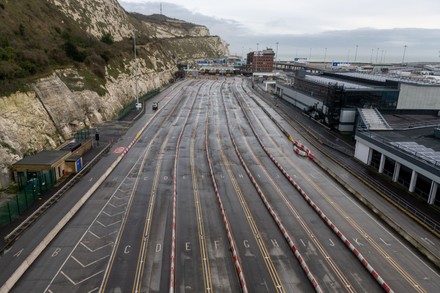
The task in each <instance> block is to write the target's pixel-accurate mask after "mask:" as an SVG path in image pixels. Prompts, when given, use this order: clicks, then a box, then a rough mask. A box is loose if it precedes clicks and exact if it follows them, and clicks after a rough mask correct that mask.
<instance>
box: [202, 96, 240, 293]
mask: <svg viewBox="0 0 440 293" xmlns="http://www.w3.org/2000/svg"><path fill="white" fill-rule="evenodd" d="M208 105H209V103H208ZM208 109H209V106H208ZM206 115H207V118H206V121H207V122H206V129H205V150H206V157H207V159H208V166H209V173H210V175H211V182H212V185H213V186H214V192H215V196H216V197H217V201H218V204H219V206H220V213H221V215H222V218H223V224H224V225H225V229H226V234H227V237H228V242H229V247H230V249H231V252H232V260H233V262H234V266H235V270H236V272H237V274H238V278H239V280H240V286H241V290H242V291H243V293H248V292H249V291H248V289H247V285H246V279H245V277H244V273H243V269H242V265H241V260H240V256H239V254H238V251H237V246H236V244H235V239H234V237H233V235H232V228H231V224H230V223H229V220H228V216H227V214H226V210H225V208H224V206H223V201H222V199H221V196H220V193H219V191H218V186H217V181H216V180H215V176H214V170H213V168H212V163H211V158H210V155H209V144H208V128H209V119H208V117H209V110H208V111H207V113H206Z"/></svg>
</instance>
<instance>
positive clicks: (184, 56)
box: [0, 0, 228, 189]
mask: <svg viewBox="0 0 440 293" xmlns="http://www.w3.org/2000/svg"><path fill="white" fill-rule="evenodd" d="M47 1H48V2H49V3H53V4H55V5H56V6H57V7H58V8H59V9H60V10H61V11H63V12H64V13H65V14H66V15H67V16H69V17H71V18H73V19H75V20H76V21H77V22H78V23H79V24H80V25H81V26H83V27H84V29H85V30H86V31H87V32H88V33H89V34H91V35H93V36H95V37H96V38H100V37H101V36H102V35H103V34H104V33H108V32H110V33H111V34H112V36H113V38H114V40H115V41H118V40H120V39H122V38H126V37H129V36H131V35H132V32H133V23H137V28H138V30H139V29H140V28H142V29H143V31H141V32H140V33H141V34H143V35H144V36H146V35H147V36H152V37H154V40H152V41H151V42H150V43H146V44H145V43H144V44H143V45H142V46H140V45H139V46H137V49H138V50H139V51H140V52H142V53H143V54H142V56H143V57H140V58H137V59H136V64H135V62H134V60H132V59H130V60H124V61H123V64H122V65H121V64H119V65H113V66H119V67H117V68H114V67H111V65H107V67H106V74H105V81H104V83H103V85H101V87H100V89H101V90H102V91H101V92H100V93H98V92H96V91H92V90H90V89H89V88H87V87H86V86H84V82H83V80H84V78H85V77H84V76H81V74H82V73H81V72H79V71H77V70H76V69H75V68H74V67H72V68H67V69H62V70H56V71H54V72H53V73H52V74H50V75H49V76H46V77H44V78H40V79H38V80H37V81H35V82H34V83H33V84H32V85H31V86H30V87H29V88H30V89H29V90H28V91H27V92H17V93H14V94H12V95H10V96H2V97H0V189H2V188H5V187H7V186H8V185H9V184H10V183H11V168H10V167H11V165H12V164H13V163H15V162H16V161H18V160H20V159H21V158H23V157H24V156H25V155H29V154H33V153H36V152H38V151H41V150H43V149H53V148H55V147H57V146H58V145H60V144H61V143H63V142H64V141H65V140H67V139H69V138H71V137H72V136H73V134H74V133H75V132H76V131H78V130H80V129H82V128H84V127H86V126H94V125H98V124H100V123H102V122H104V121H107V120H110V119H113V118H115V117H116V116H117V114H118V113H119V111H120V110H121V109H123V108H124V107H125V106H127V105H128V104H130V103H131V102H133V101H134V98H135V96H136V86H135V84H136V83H135V77H134V76H135V75H136V76H137V79H138V89H139V94H140V95H142V94H145V93H147V92H149V91H151V90H154V89H156V88H159V87H162V86H164V85H166V84H168V83H170V81H172V80H173V79H174V75H175V73H176V71H177V64H178V63H193V62H195V60H196V59H198V58H210V57H211V58H212V57H217V56H220V55H221V56H224V55H227V54H228V48H227V45H226V44H225V43H224V42H223V41H222V40H221V39H220V38H219V37H215V36H210V35H209V31H208V29H207V28H206V27H203V26H199V25H194V24H187V23H185V22H182V21H179V20H173V19H169V18H166V17H164V18H163V16H160V17H159V19H158V17H157V16H154V17H152V18H151V19H148V17H147V18H145V19H143V18H142V19H141V20H140V19H139V16H136V17H133V16H131V15H129V14H127V13H126V12H125V11H124V10H123V9H122V7H120V6H119V4H118V3H117V1H116V0H100V1H97V0H96V1H93V0H47ZM161 18H163V19H161ZM152 32H153V33H152ZM135 68H136V70H134V69H135ZM133 72H135V74H133ZM72 80H74V81H75V82H74V83H72Z"/></svg>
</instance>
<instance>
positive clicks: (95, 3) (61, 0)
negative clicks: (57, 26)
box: [48, 0, 133, 41]
mask: <svg viewBox="0 0 440 293" xmlns="http://www.w3.org/2000/svg"><path fill="white" fill-rule="evenodd" d="M48 2H52V3H53V4H55V5H56V6H57V7H58V9H60V10H61V11H63V12H64V13H65V14H66V15H67V16H69V17H70V18H72V19H74V20H75V21H76V22H77V23H78V24H79V25H80V26H81V27H82V28H83V29H84V30H85V31H87V32H88V33H89V34H91V35H93V36H95V37H97V38H100V37H101V36H102V35H103V34H105V33H110V34H111V35H112V36H113V38H114V40H115V41H120V40H122V38H124V37H128V36H130V35H132V34H133V25H132V24H131V23H130V18H129V16H128V14H127V13H126V12H125V10H124V9H123V8H122V7H121V6H120V5H119V3H118V1H116V0H48Z"/></svg>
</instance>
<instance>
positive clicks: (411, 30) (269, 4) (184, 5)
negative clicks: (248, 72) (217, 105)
mask: <svg viewBox="0 0 440 293" xmlns="http://www.w3.org/2000/svg"><path fill="white" fill-rule="evenodd" d="M119 3H120V4H121V5H122V6H123V7H124V9H125V10H127V11H128V12H134V11H135V12H138V13H142V14H145V15H150V14H157V13H160V3H162V14H164V15H166V16H168V17H172V18H178V19H182V20H185V21H188V22H192V23H196V24H201V25H205V26H207V27H208V29H209V30H210V32H211V34H212V35H218V36H220V37H221V38H222V39H223V40H225V41H226V42H227V43H228V44H229V45H230V46H229V49H230V52H231V54H234V55H239V56H241V55H242V54H243V55H245V54H246V53H247V52H249V51H255V50H257V46H258V49H259V50H261V49H265V48H266V47H270V48H273V50H274V51H277V47H278V59H280V60H292V59H293V58H295V57H303V58H308V59H311V60H320V61H322V60H324V59H325V60H326V61H349V62H353V61H354V60H355V58H356V60H357V61H364V62H370V61H372V62H377V63H385V62H401V61H402V59H404V61H405V62H411V61H430V62H433V61H434V62H440V1H439V0H398V1H397V0H332V1H327V0H307V1H295V0H271V1H259V0H253V1H251V0H234V1H232V0H220V1H209V0H168V1H167V2H152V1H147V0H119ZM257 43H258V45H257ZM276 43H278V46H277V44H276ZM405 46H406V48H405Z"/></svg>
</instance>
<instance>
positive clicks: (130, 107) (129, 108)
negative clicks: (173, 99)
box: [118, 88, 160, 120]
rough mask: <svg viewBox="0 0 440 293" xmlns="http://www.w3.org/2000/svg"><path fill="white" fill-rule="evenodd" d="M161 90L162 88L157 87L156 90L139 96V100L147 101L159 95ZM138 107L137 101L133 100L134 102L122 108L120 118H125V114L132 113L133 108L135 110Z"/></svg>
mask: <svg viewBox="0 0 440 293" xmlns="http://www.w3.org/2000/svg"><path fill="white" fill-rule="evenodd" d="M159 92H160V89H159V88H157V89H155V90H152V91H151V92H148V93H146V94H145V95H143V96H141V97H139V102H143V101H146V100H148V99H151V98H152V97H154V96H155V95H157V94H158V93H159ZM135 108H136V101H133V102H132V103H130V104H129V105H128V106H127V107H125V108H124V109H122V110H121V111H120V112H119V115H118V120H121V119H123V118H124V117H125V116H127V115H128V113H130V112H131V111H132V110H134V109H135Z"/></svg>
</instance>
